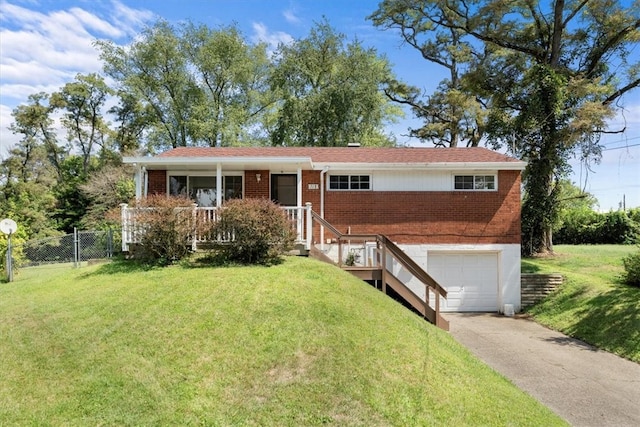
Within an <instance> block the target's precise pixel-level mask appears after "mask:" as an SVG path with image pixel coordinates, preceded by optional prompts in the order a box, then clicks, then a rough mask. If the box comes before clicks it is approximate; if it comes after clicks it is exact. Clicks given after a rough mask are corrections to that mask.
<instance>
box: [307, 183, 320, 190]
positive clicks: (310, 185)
mask: <svg viewBox="0 0 640 427" xmlns="http://www.w3.org/2000/svg"><path fill="white" fill-rule="evenodd" d="M318 188H319V187H318V184H309V190H317V189H318Z"/></svg>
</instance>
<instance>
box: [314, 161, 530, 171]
mask: <svg viewBox="0 0 640 427" xmlns="http://www.w3.org/2000/svg"><path fill="white" fill-rule="evenodd" d="M526 166H527V163H526V162H521V161H515V162H438V163H346V162H345V163H343V162H315V163H314V168H315V169H324V168H329V169H341V170H344V169H349V170H365V169H366V170H369V169H375V170H384V169H386V170H407V169H414V170H518V171H523V170H524V169H525V168H526Z"/></svg>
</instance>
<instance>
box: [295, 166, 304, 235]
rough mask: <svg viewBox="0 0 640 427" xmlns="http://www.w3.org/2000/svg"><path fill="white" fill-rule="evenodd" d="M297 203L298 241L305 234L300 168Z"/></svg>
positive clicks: (300, 169)
mask: <svg viewBox="0 0 640 427" xmlns="http://www.w3.org/2000/svg"><path fill="white" fill-rule="evenodd" d="M296 201H297V203H296V208H297V209H296V211H297V214H298V215H297V216H298V217H297V218H296V228H297V230H296V232H297V233H298V239H301V238H302V237H303V233H304V218H303V217H304V215H303V211H304V208H303V207H302V206H303V205H302V168H298V171H297V183H296Z"/></svg>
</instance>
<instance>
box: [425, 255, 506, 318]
mask: <svg viewBox="0 0 640 427" xmlns="http://www.w3.org/2000/svg"><path fill="white" fill-rule="evenodd" d="M427 259H428V268H427V272H428V273H429V274H430V275H431V277H433V278H434V279H435V280H436V281H437V282H438V283H440V285H442V287H444V288H445V289H446V290H447V300H446V301H444V299H443V300H442V303H441V305H440V309H441V310H442V311H498V254H496V253H486V252H485V253H441V252H440V253H433V252H430V253H429V255H428V258H427Z"/></svg>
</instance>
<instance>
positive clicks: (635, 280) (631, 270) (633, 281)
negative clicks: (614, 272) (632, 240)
mask: <svg viewBox="0 0 640 427" xmlns="http://www.w3.org/2000/svg"><path fill="white" fill-rule="evenodd" d="M639 249H640V247H639ZM622 263H623V265H624V273H623V275H622V280H624V282H625V283H626V284H627V285H631V286H640V250H638V251H637V252H635V253H633V254H631V255H629V256H626V257H624V258H623V259H622Z"/></svg>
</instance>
